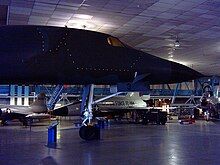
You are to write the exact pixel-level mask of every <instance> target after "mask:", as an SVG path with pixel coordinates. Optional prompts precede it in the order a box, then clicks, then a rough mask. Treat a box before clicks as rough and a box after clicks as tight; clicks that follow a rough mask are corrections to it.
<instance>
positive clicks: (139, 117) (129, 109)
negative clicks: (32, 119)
mask: <svg viewBox="0 0 220 165" xmlns="http://www.w3.org/2000/svg"><path fill="white" fill-rule="evenodd" d="M149 99H150V95H144V96H139V93H138V92H128V93H127V94H126V95H119V96H115V97H111V98H108V99H106V100H104V101H101V102H99V103H97V104H95V105H94V107H95V108H94V112H93V114H94V116H95V117H106V118H112V119H116V118H117V119H122V118H123V117H124V116H125V114H127V115H128V116H129V119H131V120H130V121H133V122H135V123H140V122H142V121H143V119H144V118H145V117H146V115H145V114H147V113H148V114H149V113H150V111H152V110H154V113H155V112H157V113H161V114H162V113H163V119H166V118H167V113H169V110H171V109H176V107H168V106H162V107H149V106H147V104H146V101H147V100H149ZM81 103H82V101H75V102H72V103H68V104H66V105H62V106H57V107H56V108H55V109H54V110H52V111H50V114H51V115H54V116H83V113H84V112H81V111H80V106H81ZM164 112H166V113H164ZM128 116H127V117H128ZM161 116H162V115H161ZM165 122H166V120H163V122H162V123H163V124H164V123H165Z"/></svg>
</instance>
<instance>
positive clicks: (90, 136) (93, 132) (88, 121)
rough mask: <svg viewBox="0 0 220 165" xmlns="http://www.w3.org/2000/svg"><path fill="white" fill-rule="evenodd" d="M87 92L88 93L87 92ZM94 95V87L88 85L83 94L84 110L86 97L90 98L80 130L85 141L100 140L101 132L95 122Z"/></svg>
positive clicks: (80, 134)
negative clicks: (93, 110)
mask: <svg viewBox="0 0 220 165" xmlns="http://www.w3.org/2000/svg"><path fill="white" fill-rule="evenodd" d="M85 90H87V91H88V92H85ZM93 93H94V85H93V84H91V85H87V86H85V88H84V92H83V99H82V100H83V101H82V107H83V108H84V106H85V102H86V97H88V102H87V106H86V108H85V112H84V114H83V115H84V120H83V122H82V127H81V128H80V130H79V136H80V137H81V138H82V139H84V140H94V139H99V138H100V130H99V128H97V127H95V124H94V123H93V122H92V120H93V112H92V104H93Z"/></svg>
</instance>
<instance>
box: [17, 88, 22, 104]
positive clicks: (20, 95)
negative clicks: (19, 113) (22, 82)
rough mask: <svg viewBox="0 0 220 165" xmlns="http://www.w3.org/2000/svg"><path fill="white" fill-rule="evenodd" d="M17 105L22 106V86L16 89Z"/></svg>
mask: <svg viewBox="0 0 220 165" xmlns="http://www.w3.org/2000/svg"><path fill="white" fill-rule="evenodd" d="M17 105H22V86H18V88H17Z"/></svg>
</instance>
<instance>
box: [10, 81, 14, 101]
mask: <svg viewBox="0 0 220 165" xmlns="http://www.w3.org/2000/svg"><path fill="white" fill-rule="evenodd" d="M10 105H15V85H10Z"/></svg>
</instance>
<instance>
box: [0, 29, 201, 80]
mask: <svg viewBox="0 0 220 165" xmlns="http://www.w3.org/2000/svg"><path fill="white" fill-rule="evenodd" d="M109 37H112V36H110V35H107V34H103V33H98V32H92V31H86V30H79V29H70V28H60V27H47V26H2V27H0V59H1V60H0V66H1V69H0V84H12V83H24V84H117V83H118V82H132V81H133V80H134V77H135V76H137V75H143V74H145V75H147V76H146V77H145V78H144V81H147V82H149V83H150V84H162V83H174V82H182V81H187V80H192V79H195V78H198V77H199V76H201V74H200V73H198V72H196V71H194V70H192V69H190V68H188V67H186V66H183V65H181V64H177V63H174V62H171V61H168V60H164V59H161V58H158V57H155V56H152V55H150V54H147V53H144V52H142V51H138V50H136V49H133V48H131V47H129V46H126V45H124V44H123V43H121V45H116V46H115V45H114V44H110V42H109V40H108V38H109Z"/></svg>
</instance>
